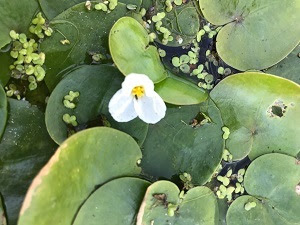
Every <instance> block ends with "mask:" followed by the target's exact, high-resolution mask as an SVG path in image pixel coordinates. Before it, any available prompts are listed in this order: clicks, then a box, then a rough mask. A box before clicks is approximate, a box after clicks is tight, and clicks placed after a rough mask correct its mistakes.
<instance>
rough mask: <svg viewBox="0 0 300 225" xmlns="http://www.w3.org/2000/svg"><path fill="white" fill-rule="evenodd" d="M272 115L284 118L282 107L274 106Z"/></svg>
mask: <svg viewBox="0 0 300 225" xmlns="http://www.w3.org/2000/svg"><path fill="white" fill-rule="evenodd" d="M272 113H273V114H274V115H276V116H279V117H282V116H283V111H282V108H281V107H280V106H277V105H273V106H272Z"/></svg>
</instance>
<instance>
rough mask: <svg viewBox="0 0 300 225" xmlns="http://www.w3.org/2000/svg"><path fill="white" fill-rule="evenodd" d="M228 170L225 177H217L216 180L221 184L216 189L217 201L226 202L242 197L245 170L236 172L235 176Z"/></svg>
mask: <svg viewBox="0 0 300 225" xmlns="http://www.w3.org/2000/svg"><path fill="white" fill-rule="evenodd" d="M232 172H233V171H232V169H230V170H228V171H227V173H226V175H225V176H220V175H219V176H217V180H218V181H219V182H221V183H222V184H221V185H220V186H219V187H217V191H216V195H217V197H218V198H219V199H224V198H227V201H228V202H231V201H232V200H233V199H235V198H237V197H239V196H240V195H243V194H244V192H245V188H244V185H243V181H244V174H245V169H240V170H238V172H237V174H233V173H232Z"/></svg>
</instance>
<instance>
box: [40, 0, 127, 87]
mask: <svg viewBox="0 0 300 225" xmlns="http://www.w3.org/2000/svg"><path fill="white" fill-rule="evenodd" d="M126 12H127V9H126V5H124V4H121V3H119V4H118V6H117V7H116V8H115V9H114V10H113V11H112V12H111V13H109V14H107V13H106V12H103V11H97V10H94V9H92V10H91V11H88V10H87V9H86V7H85V3H80V4H78V5H75V6H73V7H72V8H70V9H68V10H66V11H64V12H63V13H61V14H60V15H58V16H57V17H55V18H54V19H53V20H51V21H50V26H51V27H52V29H53V30H54V31H55V32H54V33H53V34H52V36H51V37H50V38H47V39H45V41H43V43H42V44H41V51H43V52H44V53H45V54H46V61H45V66H46V68H47V75H46V77H45V81H46V84H47V86H48V88H49V89H50V90H53V89H54V87H55V86H56V84H57V83H58V82H59V81H60V80H61V79H62V77H63V75H64V74H66V71H70V69H73V68H74V67H76V65H79V64H90V62H91V61H92V56H90V55H88V54H89V53H90V52H93V53H101V54H102V55H106V54H108V53H109V50H108V33H109V31H110V29H111V27H112V26H113V24H114V23H115V21H116V20H117V19H118V18H120V17H122V16H124V15H125V14H126ZM65 39H67V40H69V41H70V44H65V45H63V44H62V43H61V41H62V40H65Z"/></svg>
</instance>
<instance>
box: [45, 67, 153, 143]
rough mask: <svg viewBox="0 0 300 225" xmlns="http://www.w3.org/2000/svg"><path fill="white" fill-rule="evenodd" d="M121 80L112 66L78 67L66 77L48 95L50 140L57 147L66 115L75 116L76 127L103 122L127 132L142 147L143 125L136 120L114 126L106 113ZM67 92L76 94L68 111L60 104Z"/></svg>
mask: <svg viewBox="0 0 300 225" xmlns="http://www.w3.org/2000/svg"><path fill="white" fill-rule="evenodd" d="M123 79H124V77H123V76H122V74H121V73H120V72H119V71H118V70H117V69H116V68H115V67H113V66H108V65H99V66H82V67H80V68H78V69H76V70H74V71H72V72H70V73H69V74H68V75H66V77H65V78H64V79H63V80H62V81H61V82H60V83H59V84H58V85H57V86H56V88H55V89H54V91H53V92H52V94H51V96H50V98H49V100H48V104H47V108H46V126H47V129H48V131H49V134H50V136H51V137H52V138H53V140H54V141H55V142H56V143H58V144H61V143H62V142H63V141H64V140H65V139H67V137H68V126H67V124H66V123H65V122H64V121H63V119H62V118H63V115H64V114H69V115H75V116H76V118H77V122H78V124H79V128H80V127H82V128H83V129H84V128H86V126H87V125H86V126H84V125H85V124H87V123H88V122H89V121H93V120H96V122H95V123H96V126H100V125H101V119H102V120H104V122H105V121H106V120H107V122H109V124H110V125H111V126H112V127H114V128H116V129H119V130H122V131H124V132H126V133H128V134H129V135H131V136H132V137H133V138H135V139H136V140H137V141H138V143H139V144H142V143H143V141H144V139H145V137H146V134H147V130H148V125H147V124H146V123H144V122H142V121H141V120H139V119H138V118H137V119H135V120H133V121H130V122H128V123H118V122H116V121H115V120H114V119H113V118H112V117H111V115H110V113H109V112H108V103H109V101H110V99H111V98H112V96H113V95H114V94H115V93H116V92H117V91H118V90H119V89H121V83H122V81H123ZM69 91H74V92H79V94H80V95H79V97H78V98H77V100H76V101H75V102H76V108H74V109H68V108H66V107H65V106H64V104H63V100H64V96H66V95H68V93H69ZM77 101H78V102H77ZM100 115H102V118H101V116H100ZM104 125H105V124H104Z"/></svg>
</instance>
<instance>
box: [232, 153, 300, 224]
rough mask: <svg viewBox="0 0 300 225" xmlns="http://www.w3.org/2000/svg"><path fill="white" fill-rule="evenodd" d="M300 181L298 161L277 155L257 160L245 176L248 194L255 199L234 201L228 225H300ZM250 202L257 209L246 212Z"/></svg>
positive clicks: (248, 198)
mask: <svg viewBox="0 0 300 225" xmlns="http://www.w3.org/2000/svg"><path fill="white" fill-rule="evenodd" d="M299 181H300V167H299V165H298V163H297V161H296V159H295V158H293V157H290V156H287V155H283V154H278V153H272V154H266V155H263V156H261V157H259V158H257V159H256V160H254V162H253V163H251V164H250V166H249V168H248V169H247V171H246V174H245V188H246V191H247V193H248V194H250V195H252V196H254V197H251V196H242V197H240V198H238V199H237V200H235V201H234V202H233V203H232V205H231V206H230V208H229V210H228V213H227V224H228V225H235V224H246V225H252V224H253V225H254V224H266V225H268V224H272V225H273V224H275V225H284V224H299V221H300V214H299V208H300V196H299V193H297V191H296V187H297V186H299ZM248 202H255V203H256V207H254V208H252V209H250V210H246V209H245V205H246V204H247V203H248Z"/></svg>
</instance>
